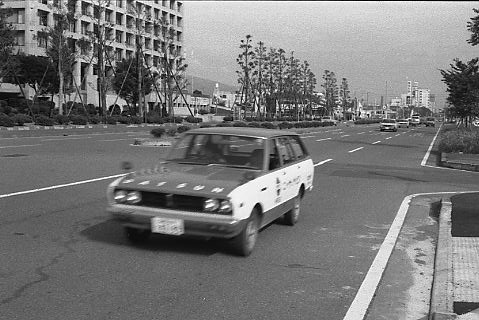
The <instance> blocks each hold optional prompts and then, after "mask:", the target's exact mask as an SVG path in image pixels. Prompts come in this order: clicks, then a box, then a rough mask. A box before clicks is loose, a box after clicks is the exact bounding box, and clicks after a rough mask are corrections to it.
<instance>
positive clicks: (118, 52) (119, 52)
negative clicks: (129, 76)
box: [115, 49, 123, 61]
mask: <svg viewBox="0 0 479 320" xmlns="http://www.w3.org/2000/svg"><path fill="white" fill-rule="evenodd" d="M122 51H123V50H121V49H116V51H115V60H116V61H121V58H122Z"/></svg>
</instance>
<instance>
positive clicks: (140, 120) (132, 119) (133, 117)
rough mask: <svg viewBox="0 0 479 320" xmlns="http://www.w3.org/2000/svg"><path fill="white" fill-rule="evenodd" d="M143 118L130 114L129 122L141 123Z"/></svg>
mask: <svg viewBox="0 0 479 320" xmlns="http://www.w3.org/2000/svg"><path fill="white" fill-rule="evenodd" d="M142 123H143V119H142V118H141V117H137V116H132V117H130V124H142Z"/></svg>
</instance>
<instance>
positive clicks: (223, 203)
mask: <svg viewBox="0 0 479 320" xmlns="http://www.w3.org/2000/svg"><path fill="white" fill-rule="evenodd" d="M232 209H233V207H232V205H231V202H230V201H229V200H220V199H206V200H205V202H203V210H204V211H207V212H217V213H230V212H231V211H232Z"/></svg>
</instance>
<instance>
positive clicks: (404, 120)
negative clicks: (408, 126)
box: [399, 119, 409, 122]
mask: <svg viewBox="0 0 479 320" xmlns="http://www.w3.org/2000/svg"><path fill="white" fill-rule="evenodd" d="M408 121H409V120H408V119H401V120H399V122H408Z"/></svg>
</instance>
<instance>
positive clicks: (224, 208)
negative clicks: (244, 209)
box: [218, 200, 231, 212]
mask: <svg viewBox="0 0 479 320" xmlns="http://www.w3.org/2000/svg"><path fill="white" fill-rule="evenodd" d="M218 211H219V212H230V211H231V202H230V201H229V200H223V201H221V203H220V206H219V208H218Z"/></svg>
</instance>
